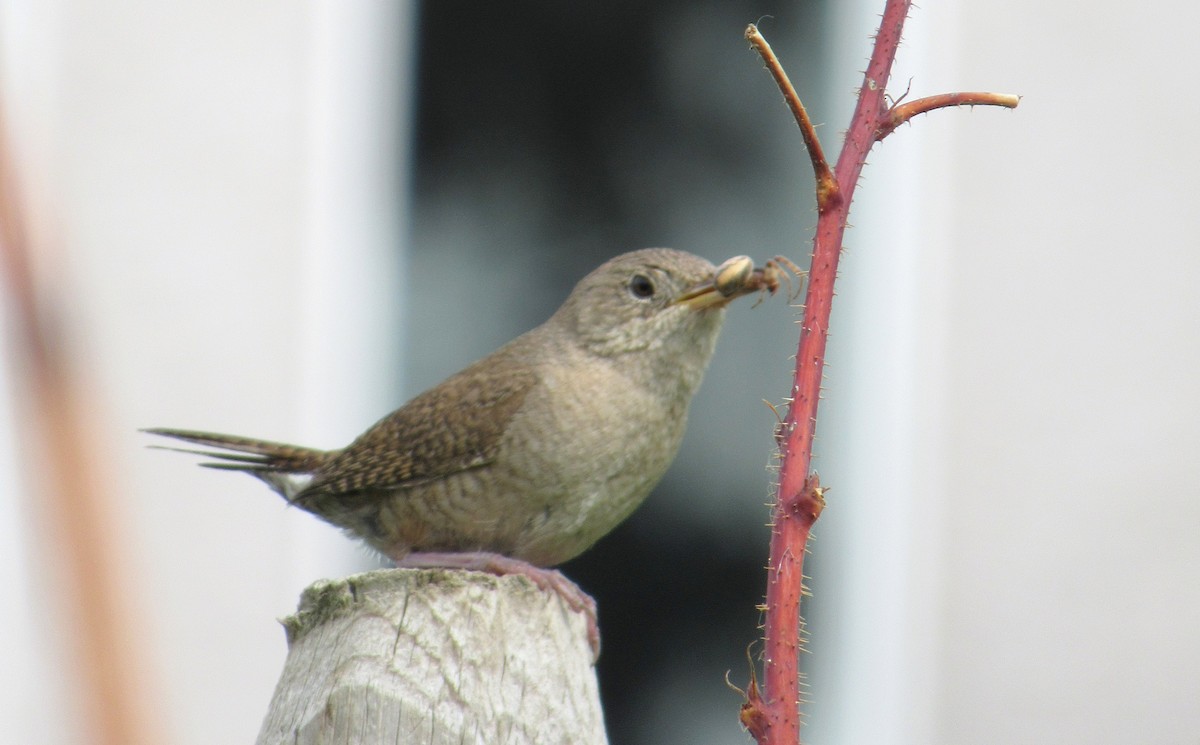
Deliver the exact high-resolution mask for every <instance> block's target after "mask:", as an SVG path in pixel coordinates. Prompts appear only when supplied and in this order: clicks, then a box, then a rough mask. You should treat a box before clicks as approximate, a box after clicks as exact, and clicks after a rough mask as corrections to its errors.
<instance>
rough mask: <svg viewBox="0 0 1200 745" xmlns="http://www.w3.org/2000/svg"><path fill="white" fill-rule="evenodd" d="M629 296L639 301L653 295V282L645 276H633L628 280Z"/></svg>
mask: <svg viewBox="0 0 1200 745" xmlns="http://www.w3.org/2000/svg"><path fill="white" fill-rule="evenodd" d="M629 294H630V295H633V296H634V297H635V298H638V299H639V300H645V299H646V298H648V297H652V296H653V295H654V282H652V281H651V280H650V278H649V277H647V276H646V275H645V274H635V275H633V276H632V277H630V278H629Z"/></svg>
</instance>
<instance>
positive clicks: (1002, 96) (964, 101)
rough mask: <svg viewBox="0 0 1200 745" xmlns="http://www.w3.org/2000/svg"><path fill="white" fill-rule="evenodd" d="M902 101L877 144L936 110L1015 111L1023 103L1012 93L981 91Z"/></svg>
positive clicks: (891, 111)
mask: <svg viewBox="0 0 1200 745" xmlns="http://www.w3.org/2000/svg"><path fill="white" fill-rule="evenodd" d="M902 100H904V97H903V96H901V97H900V99H898V100H897V101H896V103H895V105H893V106H892V107H891V108H890V109H888V113H887V117H886V118H885V119H884V121H883V123H882V124H881V125H880V127H879V129H877V130H876V132H875V141H876V142H879V141H880V140H882V139H883V138H884V137H887V136H888V135H890V134H891V133H892V132H894V131H895V130H896V128H897V127H899V126H900V125H901V124H904V123H905V122H907V121H908V120H909V119H912V118H913V117H914V116H919V115H921V114H928V113H929V112H930V111H933V110H934V109H945V108H949V107H952V106H1003V107H1004V108H1006V109H1015V108H1017V105H1018V104H1020V103H1021V97H1020V96H1014V95H1013V94H1011V93H986V92H979V91H969V92H966V91H965V92H961V93H939V94H938V95H936V96H925V97H924V98H918V99H917V100H915V101H909V102H908V103H906V104H901V103H900V101H902Z"/></svg>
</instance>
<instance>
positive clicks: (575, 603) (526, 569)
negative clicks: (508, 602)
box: [396, 551, 600, 662]
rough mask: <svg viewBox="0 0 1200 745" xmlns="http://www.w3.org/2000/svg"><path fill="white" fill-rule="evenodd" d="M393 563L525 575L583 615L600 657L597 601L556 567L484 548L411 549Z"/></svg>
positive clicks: (594, 652)
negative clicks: (449, 550)
mask: <svg viewBox="0 0 1200 745" xmlns="http://www.w3.org/2000/svg"><path fill="white" fill-rule="evenodd" d="M396 566H398V567H402V568H409V569H467V570H471V571H476V572H488V573H489V574H495V575H498V576H501V577H502V576H504V575H506V574H519V575H522V576H524V577H528V578H529V579H530V581H532V582H533V584H535V585H537V587H538V589H540V590H549V591H551V592H555V593H557V594H558V596H559V597H560V598H562V599H563V600H564V601H565V602H566V604H567V607H568V608H570V609H571V610H573V611H576V612H578V613H582V614H583V615H584V617H585V618H586V619H587V639H588V644H590V645H591V647H592V661H593V662H595V661H596V660H598V659H599V658H600V627H599V626H598V625H597V623H596V601H595V600H593V599H592V597H591V596H590V595H588V594H587V593H586V592H584V591H583V590H581V589H579V585H577V584H575V583H574V582H572V581H571V580H569V579H567V578H566V576H564V575H563V573H562V572H560V571H558V570H557V569H546V568H544V567H539V566H534V565H533V564H530V563H529V562H528V561H522V560H521V559H514V558H512V557H511V556H502V555H501V554H494V553H489V552H487V551H472V552H468V553H441V552H418V553H411V554H408V555H406V556H404V557H403V558H401V559H398V560H396Z"/></svg>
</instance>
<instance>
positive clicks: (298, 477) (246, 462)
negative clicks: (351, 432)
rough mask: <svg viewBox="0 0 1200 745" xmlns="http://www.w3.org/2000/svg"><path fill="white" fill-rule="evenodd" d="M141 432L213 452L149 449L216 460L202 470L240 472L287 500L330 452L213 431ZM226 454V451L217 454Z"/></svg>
mask: <svg viewBox="0 0 1200 745" xmlns="http://www.w3.org/2000/svg"><path fill="white" fill-rule="evenodd" d="M142 431H143V432H146V433H148V434H152V435H159V436H160V437H170V438H172V439H175V440H182V441H183V442H188V443H191V444H193V445H201V446H204V447H207V448H217V450H192V449H189V448H173V447H167V446H162V445H153V446H152V447H157V448H161V449H163V450H177V451H179V452H184V453H193V454H195V455H203V456H205V457H207V458H216V459H217V460H216V461H213V462H207V463H201V464H200V465H201V466H204V467H205V468H217V469H222V470H228V471H244V472H246V473H249V474H250V475H252V476H257V477H258V478H260V479H262V480H263V481H265V482H266V483H267V485H268V486H270V487H271V488H272V489H274V490H275V491H277V492H279V493H280V494H282V495H283V496H284V497H285V498H287V499H288V500H289V501H291V499H292V497H293V495H294V494H296V493H297V492H298V491H299V490H300V488H302V487H303V485H304V483H306V482H307V481H308V479H307V478H306V477H307V476H308V475H309V474H311V473H312V472H313V471H315V470H317V469H318V468H320V467H321V465H322V464H323V463H324V462H325V461H326V460H327V459H328V458H329V456H330V453H329V452H328V451H325V450H317V449H315V448H304V447H298V446H296V445H287V444H284V443H280V442H269V441H267V440H255V439H253V438H249V437H238V436H235V435H222V434H217V433H214V432H197V431H194V430H187V429H169V428H162V427H155V428H150V429H144V430H142ZM221 451H226V452H221Z"/></svg>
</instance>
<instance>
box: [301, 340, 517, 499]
mask: <svg viewBox="0 0 1200 745" xmlns="http://www.w3.org/2000/svg"><path fill="white" fill-rule="evenodd" d="M488 362H493V363H495V360H482V361H481V362H479V363H476V364H475V365H472V366H471V367H468V368H467V369H465V370H463V371H462V372H460V373H458V374H457V375H455V376H453V377H451V378H449V379H447V380H446V381H445V382H444V383H442V384H440V385H438V386H437V387H436V388H433V389H430V390H428V391H426V392H425V393H422V394H421V395H419V396H417V397H416V398H414V399H412V400H411V401H409V402H408V403H407V404H405V405H404V406H403V407H401V408H400V409H398V410H396V411H394V412H392V413H391V414H389V415H388V416H387V417H385V418H384V419H382V420H380V421H379V422H378V423H377V424H376V425H375V426H374V427H372V428H371V429H369V430H367V431H366V432H365V433H363V434H362V435H361V436H359V438H358V439H357V440H355V441H354V442H353V443H351V444H350V446H349V447H347V448H346V449H345V450H342V451H341V452H339V453H337V454H336V455H334V456H333V457H332V458H331V459H330V460H329V461H328V462H326V463H325V464H323V465H322V467H321V468H320V469H319V470H318V471H317V472H316V473H315V474H314V477H313V480H312V482H311V483H309V484H308V486H306V487H305V488H304V489H303V491H301V492H300V493H299V494H297V495H296V501H303V500H305V499H308V498H313V497H317V496H325V495H334V496H336V495H348V494H350V493H352V492H361V491H367V490H371V491H373V490H375V489H379V488H403V487H406V486H414V485H416V484H419V483H423V482H428V481H432V480H435V479H439V478H443V477H445V476H449V475H451V474H453V473H457V472H459V471H465V470H467V469H470V468H478V467H480V466H484V465H487V464H488V463H491V462H492V461H493V460H494V459H495V457H496V454H497V452H498V450H499V445H500V441H501V439H502V438H503V436H504V433H505V431H506V430H507V429H508V426H509V424H510V423H511V422H512V419H513V416H514V415H515V414H516V413H517V411H518V410H519V409H520V408H521V404H522V403H524V401H525V397H526V396H527V395H528V394H529V391H530V390H532V389H533V388H534V387H535V386H536V385H537V384H538V380H539V378H538V375H537V374H536V373H535V372H533V371H532V370H530V369H528V368H526V369H513V367H512V366H509V365H505V364H491V365H488V364H486V363H488Z"/></svg>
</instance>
